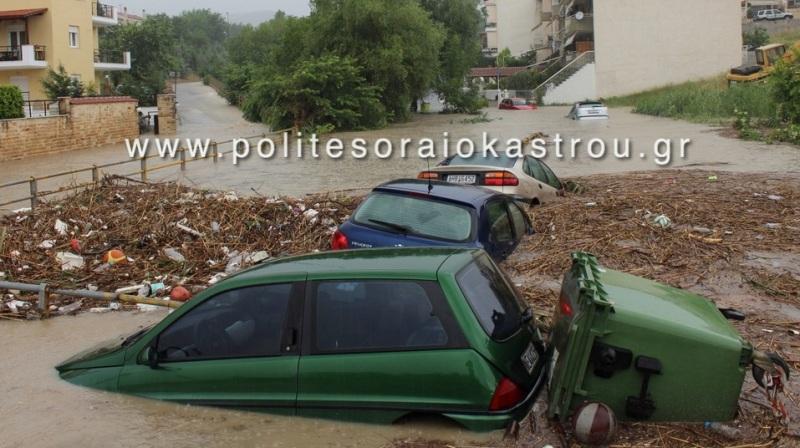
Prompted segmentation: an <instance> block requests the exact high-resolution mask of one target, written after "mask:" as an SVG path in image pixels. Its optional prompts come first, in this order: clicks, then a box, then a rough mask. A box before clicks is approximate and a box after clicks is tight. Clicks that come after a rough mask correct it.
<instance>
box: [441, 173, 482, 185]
mask: <svg viewBox="0 0 800 448" xmlns="http://www.w3.org/2000/svg"><path fill="white" fill-rule="evenodd" d="M477 180H478V178H477V176H475V175H474V174H459V175H451V176H447V182H450V183H451V184H462V185H472V184H474V183H475V182H477Z"/></svg>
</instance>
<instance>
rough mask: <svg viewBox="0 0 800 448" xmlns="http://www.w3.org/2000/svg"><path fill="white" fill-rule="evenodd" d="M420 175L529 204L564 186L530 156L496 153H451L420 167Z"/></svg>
mask: <svg viewBox="0 0 800 448" xmlns="http://www.w3.org/2000/svg"><path fill="white" fill-rule="evenodd" d="M419 178H420V179H430V180H440V181H444V182H449V183H453V184H462V185H477V186H481V187H484V188H489V189H491V190H494V191H497V192H500V193H505V194H508V195H510V196H513V197H515V198H516V199H518V200H520V201H522V202H525V203H526V204H530V205H531V206H535V205H539V204H543V203H545V202H549V201H552V200H554V199H555V198H556V197H558V196H563V194H564V186H563V185H562V183H561V181H560V180H559V179H558V177H557V176H556V175H555V173H553V170H551V169H550V167H549V166H547V164H546V163H544V162H542V161H541V160H539V159H536V158H534V157H531V156H524V157H521V158H517V157H510V156H508V155H507V154H505V153H501V154H498V156H497V157H494V156H488V157H484V155H483V154H482V153H478V154H475V155H473V156H472V157H468V158H465V157H461V156H453V157H450V158H448V159H446V160H444V161H443V162H442V163H440V164H439V165H438V166H437V167H436V168H434V169H431V170H428V171H423V172H422V173H420V174H419Z"/></svg>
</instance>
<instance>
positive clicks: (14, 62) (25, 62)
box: [0, 45, 47, 70]
mask: <svg viewBox="0 0 800 448" xmlns="http://www.w3.org/2000/svg"><path fill="white" fill-rule="evenodd" d="M46 59H47V52H46V48H45V47H44V46H43V45H22V46H17V47H0V70H31V69H33V70H35V69H46V68H47V60H46Z"/></svg>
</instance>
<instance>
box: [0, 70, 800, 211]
mask: <svg viewBox="0 0 800 448" xmlns="http://www.w3.org/2000/svg"><path fill="white" fill-rule="evenodd" d="M178 97H179V102H180V104H179V114H180V116H179V119H180V125H179V135H178V137H180V138H193V139H194V138H203V139H205V138H210V139H212V140H215V141H226V140H230V139H233V138H239V137H241V138H244V137H252V136H255V135H260V134H263V133H265V132H268V129H267V128H266V127H265V126H263V125H260V124H254V123H248V122H246V121H245V120H243V119H242V118H241V113H240V111H239V110H237V109H236V108H233V107H231V106H228V105H227V104H226V103H225V100H223V99H222V98H220V97H219V96H218V95H217V94H216V93H215V92H214V91H213V90H212V89H211V88H210V87H206V86H203V85H202V84H200V83H185V84H180V85H179V87H178ZM486 111H487V120H488V121H485V122H482V120H475V117H470V116H464V115H438V114H434V115H417V116H415V117H414V118H413V119H412V121H410V122H408V123H401V124H397V125H393V126H391V127H389V128H387V129H380V130H375V131H365V132H346V133H336V134H332V135H328V136H325V138H323V139H322V140H323V142H324V141H325V139H328V138H334V137H335V138H339V139H341V140H343V141H344V143H345V144H346V145H349V143H350V142H352V141H353V140H354V139H357V138H361V139H364V140H365V141H366V142H367V147H368V148H370V149H371V148H372V146H373V145H374V143H375V142H376V141H377V140H379V139H388V140H389V141H391V142H392V143H393V145H394V147H395V151H396V153H395V155H396V157H394V158H392V159H391V160H380V159H378V158H376V157H374V156H368V157H367V158H366V159H364V160H357V159H353V158H352V157H349V155H345V157H343V158H342V159H340V160H332V159H330V158H327V157H322V158H320V159H313V158H311V157H309V156H306V157H304V158H302V159H299V158H297V157H296V156H295V155H293V157H291V158H289V159H283V158H278V157H275V158H273V159H271V160H262V159H260V158H259V157H258V156H257V155H256V154H255V148H253V151H252V152H253V154H252V155H251V157H250V158H249V159H246V160H242V161H240V163H239V165H238V166H233V163H232V160H231V158H230V157H226V158H224V159H223V160H220V161H219V162H218V163H213V162H211V161H210V160H203V161H197V162H194V163H190V164H189V165H188V167H187V170H186V171H185V172H181V171H180V170H179V169H178V168H177V167H172V168H168V169H165V170H163V171H157V172H154V173H151V175H150V180H180V181H182V182H185V183H186V184H188V185H191V186H195V187H199V188H210V189H220V190H233V191H237V192H238V193H240V194H254V193H258V194H262V195H267V196H272V195H304V194H308V193H317V192H326V191H338V190H351V189H366V188H371V187H373V186H375V185H377V184H379V183H382V182H385V181H387V180H391V179H396V178H404V177H416V175H417V174H418V172H419V171H421V170H424V169H425V168H426V166H427V162H426V161H425V160H423V159H420V158H419V157H418V154H417V151H416V150H415V149H416V148H417V146H416V143H415V144H414V145H412V146H410V149H411V150H410V151H409V157H408V158H406V159H402V158H400V157H398V156H397V155H398V153H399V149H398V148H399V146H400V141H401V139H405V138H408V139H414V141H415V142H417V141H419V139H422V138H430V139H432V140H434V142H436V144H437V147H438V148H439V153H441V152H442V146H443V143H442V142H443V139H444V133H447V135H448V137H449V140H450V142H451V147H452V146H454V145H455V142H457V141H458V140H459V139H462V138H468V139H471V140H472V141H474V142H475V143H476V148H477V149H479V150H480V149H481V148H482V145H483V133H484V132H485V133H487V135H488V136H489V138H490V139H498V140H499V141H500V144H499V145H498V149H502V148H503V147H504V144H503V142H504V141H505V140H507V139H512V138H513V139H524V138H526V137H528V136H530V135H531V134H533V133H536V132H541V133H543V134H545V135H547V136H548V138H547V140H548V141H550V140H551V139H553V138H555V137H556V136H557V135H560V136H561V137H562V138H563V139H564V140H565V143H564V144H563V145H564V153H565V155H567V156H568V155H569V151H568V146H569V144H570V140H571V139H581V141H582V145H583V146H582V150H581V146H580V145H579V151H578V153H577V156H576V158H574V159H573V158H572V157H565V158H561V159H560V158H558V157H555V155H554V154H553V152H554V147H553V145H552V144H551V145H550V146H548V151H549V153H548V157H546V158H545V160H546V161H547V162H548V163H549V164H550V166H551V167H552V168H553V169H554V170H555V172H556V174H558V175H559V176H562V177H570V176H582V175H589V174H599V173H619V172H629V171H642V170H655V169H659V166H658V165H656V163H655V157H654V153H653V146H654V144H655V142H656V140H658V139H662V138H663V139H671V140H672V141H673V144H674V145H675V147H674V148H673V151H672V152H673V154H672V163H671V164H670V165H669V166H671V167H692V168H706V169H714V170H720V171H774V172H785V171H797V170H800V151H798V150H797V148H795V147H791V146H787V145H767V144H765V143H760V142H748V141H743V140H737V139H732V138H728V137H724V136H722V135H720V133H719V132H718V131H717V130H716V129H714V128H712V127H709V126H707V125H700V124H693V123H688V122H684V121H677V120H671V119H665V118H657V117H649V116H644V115H637V114H633V113H631V112H629V111H627V110H622V109H612V110H611V119H610V120H608V121H595V122H575V121H572V120H568V119H567V118H565V115H566V114H567V112H568V108H566V107H545V108H542V109H540V110H537V111H501V110H497V109H495V108H490V109H487V110H486ZM150 137H152V136H150ZM143 138H144V137H143ZM594 138H598V139H601V140H603V141H604V143H605V144H606V146H607V152H608V155H607V156H606V157H604V158H603V159H599V160H598V159H592V158H590V157H588V155H587V153H586V143H587V142H588V141H589V140H591V139H594ZM614 139H619V140H620V141H621V142H622V141H624V139H630V142H631V157H630V158H626V159H617V158H614V157H613V156H612V150H613V144H614ZM681 139H691V144H690V145H689V146H688V150H687V154H686V155H687V157H686V159H685V160H679V159H678V145H679V141H680V140H681ZM254 143H255V140H254ZM323 144H324V143H323ZM307 147H308V146H307ZM623 148H624V147H623ZM230 149H231V145H230V144H228V145H221V146H220V151H227V150H230ZM528 149H529V148H528ZM121 160H129V157H128V153H127V151H126V149H125V145H115V146H110V147H105V148H99V149H91V150H85V151H76V152H72V153H68V154H65V155H64V156H62V157H37V158H30V159H25V160H20V161H11V162H5V163H3V165H2V167H0V174H2V175H3V179H4V181H13V180H22V179H27V178H28V177H29V176H31V175H35V176H42V175H45V174H50V173H55V172H60V171H65V170H71V169H78V168H85V167H91V166H92V164H105V163H110V162H115V161H121ZM170 161H171V160H167V161H164V162H162V161H160V160H152V161H150V162H149V163H150V164H151V165H150V166H151V167H152V166H155V165H157V164H162V163H168V162H170ZM138 170H139V163H138V162H134V163H129V164H127V165H125V166H123V167H115V168H113V169H109V170H107V171H106V172H107V173H112V174H130V173H135V172H137V171H138ZM88 180H90V173H89V172H86V173H83V174H79V175H75V176H73V177H71V178H69V177H65V178H59V179H54V180H50V181H46V182H42V184H41V185H40V186H39V190H40V191H46V190H52V189H55V188H57V187H59V186H63V185H64V184H68V183H70V182H74V183H79V182H86V181H88ZM27 189H28V186H27V185H22V186H20V187H19V188H15V189H7V190H3V191H0V202H5V201H6V200H10V199H11V198H19V197H24V196H27V194H28V191H27ZM23 205H25V204H19V205H18V206H11V207H8V209H15V208H19V207H22V206H23Z"/></svg>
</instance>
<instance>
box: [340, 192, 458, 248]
mask: <svg viewBox="0 0 800 448" xmlns="http://www.w3.org/2000/svg"><path fill="white" fill-rule="evenodd" d="M353 221H355V222H356V223H357V224H361V225H365V226H368V227H372V228H376V227H377V228H380V229H381V230H385V231H388V232H392V233H400V234H406V235H414V236H420V237H425V238H433V239H438V240H445V241H454V242H464V241H467V240H469V238H470V236H471V235H472V226H473V219H472V213H471V212H470V210H469V209H468V208H467V207H462V206H460V205H456V204H449V203H446V202H442V201H436V200H431V199H429V198H427V197H417V196H408V195H402V194H390V193H381V192H378V193H373V194H372V195H371V196H370V197H369V198H367V200H366V201H364V204H362V205H361V207H359V209H358V210H357V211H356V214H355V215H354V216H353Z"/></svg>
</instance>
